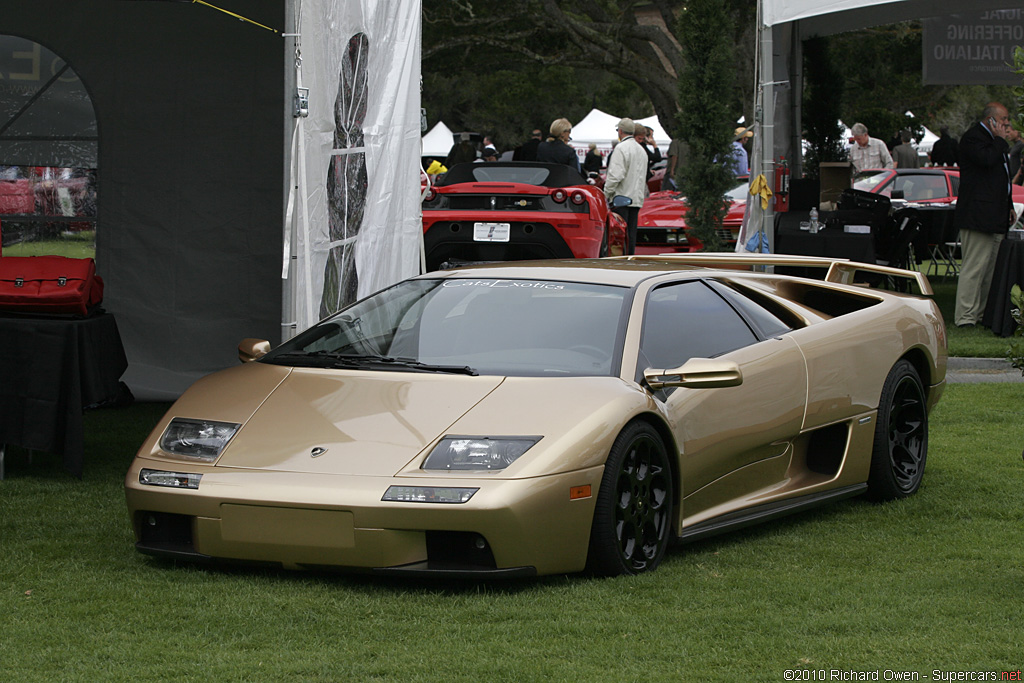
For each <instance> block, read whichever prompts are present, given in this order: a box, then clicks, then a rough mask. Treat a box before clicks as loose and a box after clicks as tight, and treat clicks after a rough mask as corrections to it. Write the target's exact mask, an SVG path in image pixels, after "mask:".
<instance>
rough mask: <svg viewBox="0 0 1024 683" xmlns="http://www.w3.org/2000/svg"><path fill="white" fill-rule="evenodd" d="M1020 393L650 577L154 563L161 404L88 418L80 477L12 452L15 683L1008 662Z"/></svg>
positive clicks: (4, 628)
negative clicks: (358, 572) (866, 483)
mask: <svg viewBox="0 0 1024 683" xmlns="http://www.w3.org/2000/svg"><path fill="white" fill-rule="evenodd" d="M1022 404H1024V385H1020V384H1003V385H993V384H986V385H952V386H950V387H949V388H948V390H947V392H946V396H945V397H944V399H943V401H942V403H940V405H939V406H938V407H937V409H936V411H935V413H934V414H933V416H932V423H931V426H932V429H931V443H930V451H929V452H930V455H929V461H928V468H927V474H926V476H925V479H924V484H923V487H922V489H921V491H920V492H919V493H918V494H917V495H916V496H913V497H912V498H910V499H908V500H905V501H901V502H896V503H888V504H883V505H877V504H872V503H869V502H866V501H864V500H860V499H854V500H849V501H844V502H842V503H839V504H836V505H832V506H830V507H826V508H821V509H818V510H816V511H812V512H810V513H805V514H800V515H797V516H793V517H790V518H787V519H784V520H780V521H775V522H771V523H769V524H766V525H762V526H760V527H755V528H751V529H748V530H744V531H741V532H737V533H732V534H729V535H725V536H720V537H717V538H714V539H710V540H706V541H702V542H698V543H695V544H692V545H688V546H683V547H679V548H674V549H672V550H670V551H669V555H668V557H667V558H666V561H665V562H664V564H663V565H662V567H661V568H660V569H659V570H658V571H657V572H655V573H654V574H652V575H648V576H640V577H628V578H617V579H606V580H597V579H592V578H587V577H585V576H570V577H561V576H560V577H548V578H543V579H538V580H532V581H522V582H516V583H466V584H453V583H434V582H423V581H398V580H380V579H373V578H367V577H353V576H346V575H334V574H304V573H295V572H285V571H278V570H269V569H252V568H239V567H233V568H224V567H196V566H190V565H178V566H175V565H174V564H171V563H167V562H162V561H158V560H155V559H153V558H149V557H146V556H143V555H140V554H138V553H136V552H135V550H134V548H133V546H132V537H131V532H130V529H129V526H128V519H127V513H126V511H125V505H124V498H123V491H122V479H123V476H124V472H125V470H126V469H127V467H128V464H129V462H130V460H131V458H132V456H133V454H134V451H135V449H136V448H137V447H138V446H139V444H140V443H141V441H142V440H143V438H144V436H145V434H146V433H147V431H148V430H149V429H150V428H151V427H152V425H153V424H155V422H156V421H157V419H158V418H159V417H160V415H161V414H162V412H163V411H164V410H165V409H166V405H161V404H139V405H135V406H133V407H131V408H128V409H123V410H103V411H93V412H90V413H88V414H87V415H86V460H85V475H84V478H83V479H82V480H81V481H79V480H76V479H74V478H73V477H70V476H69V475H67V474H66V473H64V472H62V471H61V469H60V464H59V458H57V457H56V456H52V455H47V454H38V453H37V454H35V456H34V457H33V460H32V462H31V463H29V462H28V454H27V453H26V452H24V451H21V450H19V449H10V452H9V453H8V458H7V460H8V463H7V465H8V478H7V479H6V480H5V481H2V482H0V511H2V514H0V542H2V546H0V547H2V552H0V585H2V591H0V681H4V682H5V683H6V682H12V681H57V680H62V681H101V680H102V681H151V680H168V681H172V680H173V681H179V680H194V681H291V680H296V681H385V680H386V681H473V682H477V681H481V680H488V681H641V680H642V681H729V682H733V681H783V680H787V679H785V678H784V672H785V671H786V670H787V669H802V670H806V671H816V670H819V669H824V670H826V673H828V672H829V671H830V670H832V669H843V670H851V669H852V670H861V671H879V672H884V671H885V670H893V671H911V672H918V673H920V674H921V675H922V679H923V677H924V675H928V676H931V675H932V671H933V670H934V669H940V670H942V671H996V672H1000V671H1003V670H1014V671H1016V670H1017V669H1018V668H1019V667H1020V666H1021V665H1022V664H1024V662H1022V660H1024V650H1022V648H1021V645H1020V635H1021V632H1022V629H1021V626H1020V614H1019V608H1018V605H1019V595H1020V590H1021V586H1022V584H1024V551H1022V550H1021V543H1020V538H1021V532H1022V528H1021V509H1022V507H1024V505H1022V504H1024V487H1022V486H1021V477H1022V472H1024V469H1022V468H1024V463H1022V462H1021V448H1022V445H1024V430H1022V421H1021V417H1020V415H1021V411H1020V406H1021V405H1022ZM807 675H810V674H807ZM883 675H884V673H883ZM803 680H813V679H811V678H805V679H803ZM819 680H820V679H819ZM882 680H884V679H882ZM946 680H949V679H946Z"/></svg>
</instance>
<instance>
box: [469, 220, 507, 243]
mask: <svg viewBox="0 0 1024 683" xmlns="http://www.w3.org/2000/svg"><path fill="white" fill-rule="evenodd" d="M511 234H512V224H511V223H474V224H473V241H474V242H508V241H509V237H510V235H511Z"/></svg>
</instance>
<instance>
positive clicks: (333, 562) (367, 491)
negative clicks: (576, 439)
mask: <svg viewBox="0 0 1024 683" xmlns="http://www.w3.org/2000/svg"><path fill="white" fill-rule="evenodd" d="M142 467H149V468H155V469H173V470H175V471H194V472H200V473H202V474H203V478H202V481H201V483H200V486H199V488H198V489H195V490H179V489H171V488H161V487H154V486H146V485H142V484H140V483H139V470H140V469H141V468H142ZM602 472H603V468H602V467H595V468H591V469H588V470H583V471H577V472H571V473H565V474H556V475H550V476H546V477H538V478H534V479H505V480H499V479H488V478H470V477H449V478H443V479H442V478H437V477H426V476H424V477H401V478H391V477H366V476H325V475H313V474H303V473H295V472H272V471H254V470H244V469H233V468H221V467H212V466H206V467H203V466H193V465H190V464H186V463H171V462H168V461H163V460H150V459H145V458H141V457H140V458H136V460H135V462H134V463H133V465H132V468H131V469H130V470H129V472H128V475H127V478H126V481H125V495H126V499H127V503H128V510H129V513H130V515H131V519H132V524H133V528H134V532H135V538H136V541H137V544H136V547H137V548H138V550H139V551H140V552H143V553H147V554H151V555H157V556H163V557H169V558H176V559H189V560H200V561H202V560H207V561H209V560H237V561H243V562H251V563H272V564H275V565H281V566H284V567H286V568H289V569H318V568H337V569H348V570H354V571H364V572H374V573H383V574H404V575H408V574H419V575H438V576H447V577H451V576H461V577H465V578H479V577H485V576H491V577H503V576H527V575H534V574H550V573H559V572H574V571H581V570H582V569H583V568H584V566H585V564H586V556H587V547H588V543H589V538H590V526H591V520H592V519H593V512H594V502H595V497H596V495H597V490H598V486H599V484H600V480H601V474H602ZM391 485H401V486H460V487H461V486H471V487H479V489H480V490H479V491H477V493H476V494H475V495H474V496H473V497H472V498H471V499H470V500H469V501H468V502H466V503H462V504H440V503H405V502H402V503H398V502H382V501H381V496H382V495H383V493H384V491H386V490H387V488H388V486H391ZM581 486H590V490H591V492H592V494H591V496H590V497H588V498H576V499H570V489H574V490H578V488H577V487H581Z"/></svg>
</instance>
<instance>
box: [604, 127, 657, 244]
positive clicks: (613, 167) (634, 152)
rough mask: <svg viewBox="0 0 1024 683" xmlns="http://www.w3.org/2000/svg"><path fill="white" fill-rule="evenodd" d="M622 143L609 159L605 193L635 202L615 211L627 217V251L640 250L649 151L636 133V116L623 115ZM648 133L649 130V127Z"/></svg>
mask: <svg viewBox="0 0 1024 683" xmlns="http://www.w3.org/2000/svg"><path fill="white" fill-rule="evenodd" d="M615 128H616V130H617V132H618V137H619V144H617V145H616V146H615V149H614V150H612V153H611V157H610V158H609V159H608V174H607V176H606V178H605V183H604V194H605V196H606V197H607V198H608V201H609V202H610V201H612V200H613V199H615V197H618V196H624V197H629V199H630V200H631V202H632V203H631V204H630V205H629V206H625V207H619V208H617V209H614V211H615V212H616V213H617V214H619V215H620V216H622V217H623V218H625V219H626V255H627V256H632V255H633V254H634V253H636V222H637V216H639V214H640V207H641V206H643V204H644V197H645V196H646V195H647V152H645V151H644V148H643V147H641V146H640V143H639V142H637V141H636V139H635V138H634V137H633V133H634V131H635V130H636V125H635V124H634V123H633V120H632V119H620V120H619V123H618V125H617V126H616V127H615ZM645 133H646V131H645Z"/></svg>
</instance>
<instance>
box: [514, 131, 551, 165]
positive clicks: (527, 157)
mask: <svg viewBox="0 0 1024 683" xmlns="http://www.w3.org/2000/svg"><path fill="white" fill-rule="evenodd" d="M543 139H544V136H543V135H542V134H541V132H540V128H534V129H533V132H532V133H530V139H529V140H527V141H526V142H524V143H523V144H522V145H520V146H519V147H516V150H515V152H513V153H512V160H513V161H537V147H538V146H539V145H540V142H541V140H543Z"/></svg>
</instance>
